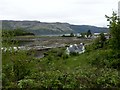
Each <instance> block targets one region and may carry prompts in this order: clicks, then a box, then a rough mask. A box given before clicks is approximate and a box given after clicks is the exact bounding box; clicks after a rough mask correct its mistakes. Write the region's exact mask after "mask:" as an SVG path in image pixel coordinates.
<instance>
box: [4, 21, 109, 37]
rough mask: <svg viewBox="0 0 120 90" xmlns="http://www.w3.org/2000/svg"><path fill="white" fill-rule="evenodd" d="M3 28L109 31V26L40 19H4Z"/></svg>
mask: <svg viewBox="0 0 120 90" xmlns="http://www.w3.org/2000/svg"><path fill="white" fill-rule="evenodd" d="M2 26H3V27H2V29H3V30H14V29H16V28H22V29H24V30H25V31H28V32H31V33H34V34H35V35H50V34H68V33H71V32H73V33H81V32H87V31H88V30H91V32H92V33H94V32H97V33H100V32H108V29H107V28H103V27H95V26H89V25H71V24H69V23H59V22H56V23H45V22H40V21H12V20H3V21H2Z"/></svg>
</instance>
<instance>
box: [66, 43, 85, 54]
mask: <svg viewBox="0 0 120 90" xmlns="http://www.w3.org/2000/svg"><path fill="white" fill-rule="evenodd" d="M84 52H85V46H84V44H83V43H80V44H79V45H77V44H74V45H70V46H69V47H67V49H66V54H68V55H69V54H70V53H79V54H81V53H84Z"/></svg>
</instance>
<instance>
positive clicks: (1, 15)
mask: <svg viewBox="0 0 120 90" xmlns="http://www.w3.org/2000/svg"><path fill="white" fill-rule="evenodd" d="M118 1H119V0H0V20H38V21H41V22H68V23H70V24H75V25H83V24H84V25H95V26H102V27H103V26H107V21H106V18H105V15H109V16H111V14H112V11H116V12H117V10H118Z"/></svg>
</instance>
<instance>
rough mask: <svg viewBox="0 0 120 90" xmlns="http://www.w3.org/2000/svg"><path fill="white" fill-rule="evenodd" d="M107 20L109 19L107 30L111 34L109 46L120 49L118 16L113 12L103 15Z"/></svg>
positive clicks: (119, 20)
mask: <svg viewBox="0 0 120 90" xmlns="http://www.w3.org/2000/svg"><path fill="white" fill-rule="evenodd" d="M105 17H106V18H107V21H109V25H108V26H109V30H110V34H111V40H110V43H111V46H112V48H113V49H114V50H120V18H118V16H117V14H116V13H115V12H113V13H112V16H111V17H109V16H107V15H105Z"/></svg>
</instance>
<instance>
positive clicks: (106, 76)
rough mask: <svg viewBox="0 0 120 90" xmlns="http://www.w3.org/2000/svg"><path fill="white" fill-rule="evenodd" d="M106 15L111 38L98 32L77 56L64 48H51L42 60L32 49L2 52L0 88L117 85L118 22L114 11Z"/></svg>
mask: <svg viewBox="0 0 120 90" xmlns="http://www.w3.org/2000/svg"><path fill="white" fill-rule="evenodd" d="M107 18H108V19H109V21H110V26H109V28H110V31H111V32H110V34H111V38H110V39H109V40H107V39H105V36H104V34H103V33H101V34H100V36H99V37H98V38H97V39H96V40H94V41H93V42H92V44H90V45H87V46H86V52H85V53H83V54H80V55H79V54H75V53H73V54H70V55H67V54H66V53H65V49H66V48H54V49H51V50H49V51H48V52H46V53H44V55H45V57H44V58H41V59H36V58H34V57H33V56H34V51H28V52H27V51H21V50H19V51H17V52H15V51H13V52H9V51H8V52H6V53H5V52H3V53H2V62H3V64H2V68H3V72H2V80H3V88H5V89H7V88H24V89H30V88H33V89H38V88H47V89H52V88H59V89H62V88H73V89H74V88H75V89H78V88H83V89H86V88H92V89H94V88H96V89H98V88H99V89H103V88H112V89H117V88H120V76H119V72H120V50H119V48H117V47H118V46H120V43H119V41H118V40H119V39H120V37H119V36H117V35H118V34H119V33H115V32H117V31H118V30H119V29H120V23H119V20H118V18H117V15H116V14H115V13H114V12H113V16H112V17H108V16H107ZM113 30H114V33H113ZM116 38H117V39H116ZM114 42H115V43H116V44H115V45H114ZM6 43H7V42H6Z"/></svg>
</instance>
